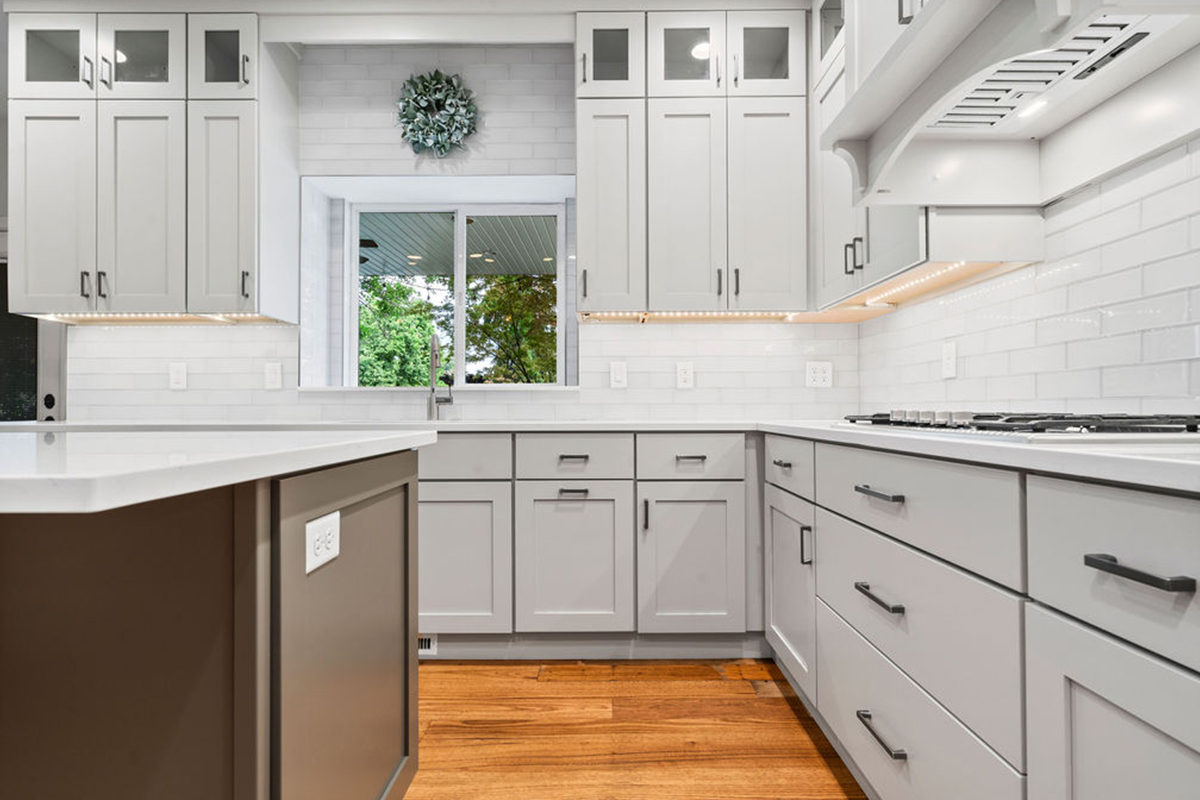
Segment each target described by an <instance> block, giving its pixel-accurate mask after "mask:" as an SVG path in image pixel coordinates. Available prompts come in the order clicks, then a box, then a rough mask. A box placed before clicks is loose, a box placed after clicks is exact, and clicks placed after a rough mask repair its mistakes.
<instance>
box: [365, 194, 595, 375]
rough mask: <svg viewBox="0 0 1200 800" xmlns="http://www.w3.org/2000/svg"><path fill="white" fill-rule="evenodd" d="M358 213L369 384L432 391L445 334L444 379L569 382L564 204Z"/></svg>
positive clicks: (386, 209)
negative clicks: (433, 349)
mask: <svg viewBox="0 0 1200 800" xmlns="http://www.w3.org/2000/svg"><path fill="white" fill-rule="evenodd" d="M350 218H351V219H350V224H351V226H352V227H351V230H352V234H351V236H350V241H351V242H352V243H354V244H356V245H357V246H356V247H352V248H350V249H349V251H348V252H349V255H350V258H349V263H348V264H347V267H348V270H347V272H349V273H350V274H351V275H353V276H354V278H353V280H351V281H350V282H349V286H351V287H353V288H354V289H355V291H353V292H347V293H346V301H347V302H346V306H347V307H346V309H345V311H346V314H347V319H348V320H350V321H353V320H355V319H357V324H353V323H352V324H351V325H350V326H348V327H349V328H350V329H351V330H352V331H353V333H355V334H357V336H356V337H355V336H350V337H347V346H348V348H349V350H350V352H349V353H348V355H349V356H350V357H349V358H348V359H347V361H348V366H349V367H350V369H348V370H347V374H348V375H350V376H354V378H355V379H356V381H357V385H358V386H363V387H386V386H399V387H427V386H428V385H429V375H430V341H431V338H432V337H433V335H434V334H436V335H437V337H438V339H439V349H440V355H441V362H440V363H441V369H440V371H439V376H440V377H439V379H440V380H443V381H446V382H448V381H449V380H453V381H454V383H455V385H458V386H461V385H463V384H467V385H480V384H490V385H499V384H525V385H536V384H549V385H555V384H563V383H566V380H565V376H566V370H565V368H564V366H565V361H566V358H567V354H566V352H565V346H564V345H565V338H566V337H564V336H561V335H560V332H561V325H560V321H561V320H563V319H564V318H566V317H567V316H568V314H569V313H572V312H573V310H572V309H568V307H567V306H568V303H567V296H566V295H567V292H566V291H565V280H564V272H565V263H564V262H565V259H564V258H563V255H562V254H563V240H564V238H565V213H564V206H562V205H494V206H492V205H489V206H473V207H467V206H457V207H450V208H428V209H426V208H404V207H385V206H358V207H353V208H352V211H351V214H350ZM355 229H356V230H357V234H354V233H353V230H355ZM355 339H356V341H355Z"/></svg>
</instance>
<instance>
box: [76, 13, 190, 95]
mask: <svg viewBox="0 0 1200 800" xmlns="http://www.w3.org/2000/svg"><path fill="white" fill-rule="evenodd" d="M96 41H97V55H98V57H99V64H98V72H97V81H96V82H97V85H98V86H99V93H100V97H101V98H106V97H121V98H129V99H136V100H142V99H162V100H183V99H184V98H185V97H187V75H186V72H187V58H186V55H185V53H186V52H187V17H186V16H184V15H183V14H101V15H100V17H99V24H98V26H97V39H96Z"/></svg>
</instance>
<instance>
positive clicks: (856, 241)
mask: <svg viewBox="0 0 1200 800" xmlns="http://www.w3.org/2000/svg"><path fill="white" fill-rule="evenodd" d="M862 243H863V238H862V237H861V236H855V237H854V238H853V239H851V240H850V252H852V253H853V254H854V269H862V268H863V267H865V266H866V262H865V261H864V260H863V259H862V257H861V256H860V255H859V247H861V246H862Z"/></svg>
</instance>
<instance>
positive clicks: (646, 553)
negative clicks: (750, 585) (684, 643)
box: [638, 481, 746, 633]
mask: <svg viewBox="0 0 1200 800" xmlns="http://www.w3.org/2000/svg"><path fill="white" fill-rule="evenodd" d="M638 499H639V500H640V504H639V506H640V507H639V509H638V514H639V517H640V524H639V526H638V632H639V633H743V632H745V630H746V490H745V486H744V485H743V483H742V482H741V481H720V482H705V483H700V482H696V483H692V482H663V483H657V482H655V483H651V482H644V481H643V482H640V483H638Z"/></svg>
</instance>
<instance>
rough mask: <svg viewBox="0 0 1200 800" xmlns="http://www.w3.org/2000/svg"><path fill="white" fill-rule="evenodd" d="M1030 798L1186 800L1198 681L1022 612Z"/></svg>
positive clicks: (1108, 640) (1198, 727)
mask: <svg viewBox="0 0 1200 800" xmlns="http://www.w3.org/2000/svg"><path fill="white" fill-rule="evenodd" d="M1025 652H1026V682H1027V690H1026V699H1025V708H1026V714H1027V721H1026V725H1027V729H1028V739H1029V741H1028V756H1027V758H1026V761H1027V766H1028V769H1029V794H1028V797H1029V800H1128V798H1131V797H1146V798H1150V797H1152V798H1154V800H1192V799H1193V798H1195V797H1196V787H1197V786H1200V724H1198V723H1197V721H1196V710H1197V709H1200V676H1197V675H1196V673H1194V672H1189V671H1187V670H1185V669H1182V668H1180V667H1177V666H1175V665H1174V664H1171V663H1169V662H1167V661H1164V660H1162V659H1159V658H1156V657H1154V656H1153V655H1150V654H1149V653H1147V652H1145V651H1144V650H1138V649H1135V648H1133V647H1130V646H1129V645H1127V644H1125V643H1123V642H1121V641H1119V640H1117V639H1114V638H1112V637H1109V636H1106V635H1104V634H1102V633H1100V632H1099V631H1097V630H1095V629H1094V628H1090V627H1087V626H1085V625H1082V624H1080V623H1078V622H1075V621H1073V620H1070V619H1068V618H1066V617H1063V616H1059V615H1058V614H1055V613H1053V612H1051V611H1048V610H1046V609H1043V608H1041V607H1040V606H1035V605H1033V604H1029V605H1027V606H1026V612H1025Z"/></svg>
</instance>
